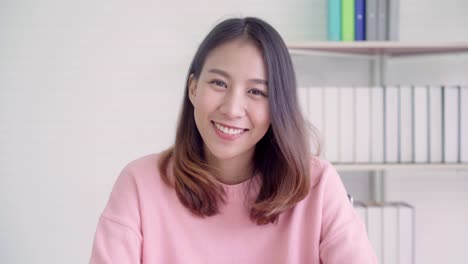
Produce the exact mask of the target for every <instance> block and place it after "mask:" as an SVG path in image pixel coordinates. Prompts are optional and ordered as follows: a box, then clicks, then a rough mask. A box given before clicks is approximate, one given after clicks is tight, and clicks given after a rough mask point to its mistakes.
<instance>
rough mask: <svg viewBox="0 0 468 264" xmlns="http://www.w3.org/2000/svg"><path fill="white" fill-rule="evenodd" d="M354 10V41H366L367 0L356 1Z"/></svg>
mask: <svg viewBox="0 0 468 264" xmlns="http://www.w3.org/2000/svg"><path fill="white" fill-rule="evenodd" d="M354 8H355V9H354V10H355V12H354V16H355V17H354V40H357V41H359V40H360V41H362V40H366V16H365V14H366V0H355V3H354Z"/></svg>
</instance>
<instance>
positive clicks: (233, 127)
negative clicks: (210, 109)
mask: <svg viewBox="0 0 468 264" xmlns="http://www.w3.org/2000/svg"><path fill="white" fill-rule="evenodd" d="M213 122H214V123H216V124H220V125H222V126H223V127H228V128H232V129H247V128H242V127H235V126H231V125H226V124H224V123H221V122H218V121H214V120H213Z"/></svg>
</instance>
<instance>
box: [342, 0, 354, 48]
mask: <svg viewBox="0 0 468 264" xmlns="http://www.w3.org/2000/svg"><path fill="white" fill-rule="evenodd" d="M354 11H355V9H354V0H341V40H342V41H354V37H355V36H354V33H355V32H354V24H355V21H354V19H355V16H354Z"/></svg>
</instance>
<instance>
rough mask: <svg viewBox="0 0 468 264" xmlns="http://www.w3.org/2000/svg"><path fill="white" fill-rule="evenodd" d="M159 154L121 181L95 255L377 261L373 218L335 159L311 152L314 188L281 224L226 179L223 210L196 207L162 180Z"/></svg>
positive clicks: (106, 259) (105, 259)
mask: <svg viewBox="0 0 468 264" xmlns="http://www.w3.org/2000/svg"><path fill="white" fill-rule="evenodd" d="M158 158H159V155H158V154H152V155H148V156H145V157H142V158H140V159H137V160H135V161H132V162H131V163H129V164H128V165H127V166H126V167H125V168H124V169H123V170H122V172H121V174H120V176H119V177H118V179H117V182H116V183H115V185H114V188H113V190H112V193H111V195H110V198H109V201H108V204H107V206H106V208H105V209H104V212H103V213H102V216H101V218H100V219H99V223H98V226H97V230H96V234H95V238H94V245H93V249H92V253H91V260H90V263H170V264H178V263H184V264H185V263H190V264H198V263H200V264H207V263H216V264H219V263H236V264H238V263H243V264H246V263H255V264H261V263H268V264H272V263H282V264H283V263H288V264H289V263H340V264H341V263H359V264H366V263H377V260H376V257H375V255H374V252H373V250H372V247H371V245H370V243H369V240H368V238H367V234H366V230H365V226H364V225H363V223H362V222H361V220H360V218H359V216H358V215H357V214H356V213H355V211H354V209H353V207H352V205H351V203H350V202H349V200H348V198H347V196H346V191H345V189H344V187H343V184H342V182H341V180H340V177H339V175H338V174H337V172H336V171H335V169H334V168H333V167H332V166H331V165H330V163H329V162H327V161H324V160H319V159H316V158H312V159H311V164H312V167H311V180H312V181H311V183H312V185H311V186H312V187H311V189H310V192H309V194H308V196H307V197H306V198H305V199H304V200H302V201H301V202H299V203H298V204H297V205H296V206H295V207H294V208H292V209H290V210H288V211H286V212H284V213H282V214H281V215H280V217H279V221H278V223H277V224H268V225H264V226H258V225H256V224H255V223H253V222H252V221H251V220H250V218H249V208H248V206H247V205H246V202H245V201H246V199H245V197H246V196H245V191H246V190H250V192H249V197H250V198H254V197H255V196H256V194H257V192H258V187H259V184H254V187H253V188H247V187H248V186H249V184H248V183H249V182H250V181H246V182H243V183H240V184H237V185H225V184H222V183H220V184H222V185H223V186H224V187H225V189H226V195H227V203H226V205H222V206H221V208H220V209H221V211H222V213H221V214H218V215H215V216H212V217H205V218H200V217H197V216H194V215H192V214H191V213H190V212H189V210H188V209H186V208H185V207H184V206H183V205H182V204H181V203H180V202H179V199H178V198H177V195H176V193H175V191H174V189H172V188H170V187H168V186H167V185H165V184H164V183H163V182H162V179H161V177H160V174H159V172H158V167H157V161H158Z"/></svg>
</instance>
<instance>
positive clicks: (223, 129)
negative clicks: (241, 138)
mask: <svg viewBox="0 0 468 264" xmlns="http://www.w3.org/2000/svg"><path fill="white" fill-rule="evenodd" d="M211 122H212V123H213V124H214V126H215V127H216V129H217V130H219V131H220V132H222V133H224V134H227V135H232V136H236V135H240V134H242V133H243V132H245V131H248V129H246V128H233V127H228V126H224V125H221V124H219V123H216V122H214V121H211Z"/></svg>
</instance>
